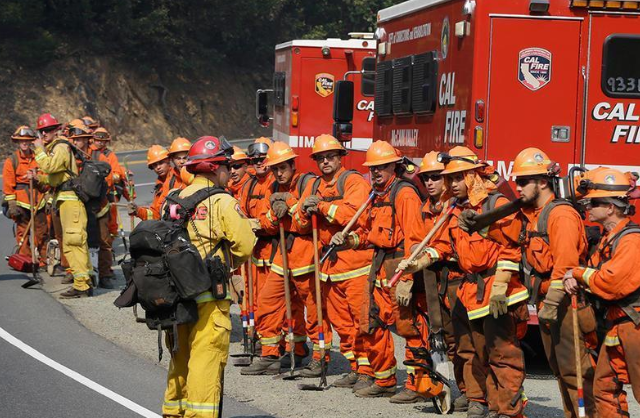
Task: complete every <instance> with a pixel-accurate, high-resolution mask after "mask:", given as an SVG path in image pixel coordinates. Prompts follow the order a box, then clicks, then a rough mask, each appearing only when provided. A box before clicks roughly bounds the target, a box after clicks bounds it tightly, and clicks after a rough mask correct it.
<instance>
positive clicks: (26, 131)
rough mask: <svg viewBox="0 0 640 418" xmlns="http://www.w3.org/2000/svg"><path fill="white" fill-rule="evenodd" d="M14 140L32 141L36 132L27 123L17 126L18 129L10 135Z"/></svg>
mask: <svg viewBox="0 0 640 418" xmlns="http://www.w3.org/2000/svg"><path fill="white" fill-rule="evenodd" d="M11 139H13V140H14V141H33V140H34V139H36V133H35V132H33V130H32V129H31V128H29V127H28V126H27V125H22V126H18V129H16V131H15V132H14V133H13V135H11Z"/></svg>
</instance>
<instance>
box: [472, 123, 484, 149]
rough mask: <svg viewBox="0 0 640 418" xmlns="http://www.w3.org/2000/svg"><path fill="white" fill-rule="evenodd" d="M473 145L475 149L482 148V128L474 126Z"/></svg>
mask: <svg viewBox="0 0 640 418" xmlns="http://www.w3.org/2000/svg"><path fill="white" fill-rule="evenodd" d="M473 145H474V146H475V147H476V148H482V146H483V145H484V133H483V132H482V126H476V129H474V130H473Z"/></svg>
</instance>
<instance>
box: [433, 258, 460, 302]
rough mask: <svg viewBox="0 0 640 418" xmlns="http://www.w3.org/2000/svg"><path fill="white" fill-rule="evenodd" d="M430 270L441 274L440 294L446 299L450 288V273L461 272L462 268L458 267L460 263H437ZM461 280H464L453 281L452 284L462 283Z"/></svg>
mask: <svg viewBox="0 0 640 418" xmlns="http://www.w3.org/2000/svg"><path fill="white" fill-rule="evenodd" d="M429 270H431V271H434V272H440V291H439V292H438V293H439V294H440V296H442V297H444V295H445V294H446V293H447V288H448V287H449V273H450V272H451V271H456V272H460V267H459V266H458V263H455V262H453V261H436V262H435V263H433V264H432V265H431V266H430V267H429ZM461 279H462V278H460V279H456V280H453V281H452V283H454V282H455V281H460V280H461Z"/></svg>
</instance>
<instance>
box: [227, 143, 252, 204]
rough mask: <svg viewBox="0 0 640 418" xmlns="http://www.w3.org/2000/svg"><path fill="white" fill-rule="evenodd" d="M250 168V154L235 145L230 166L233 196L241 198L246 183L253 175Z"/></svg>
mask: <svg viewBox="0 0 640 418" xmlns="http://www.w3.org/2000/svg"><path fill="white" fill-rule="evenodd" d="M248 169H249V156H248V155H247V154H246V153H245V152H244V151H242V150H241V149H240V148H239V147H236V146H234V147H233V155H232V156H231V165H230V166H229V178H230V180H231V182H230V183H229V191H230V192H231V194H233V196H234V197H235V198H236V199H238V200H240V192H241V191H242V188H243V187H244V185H245V183H246V182H248V181H249V179H250V178H251V175H250V174H249V172H248Z"/></svg>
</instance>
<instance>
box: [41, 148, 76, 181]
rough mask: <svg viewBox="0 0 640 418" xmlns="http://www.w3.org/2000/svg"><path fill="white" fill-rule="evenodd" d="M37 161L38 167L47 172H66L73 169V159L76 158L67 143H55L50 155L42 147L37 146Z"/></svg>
mask: <svg viewBox="0 0 640 418" xmlns="http://www.w3.org/2000/svg"><path fill="white" fill-rule="evenodd" d="M35 153H36V162H37V163H38V168H40V170H42V171H43V172H44V173H45V174H56V173H64V172H66V171H67V170H69V171H71V170H72V169H71V160H72V159H73V158H74V157H73V155H72V154H71V150H70V149H69V147H68V146H67V145H66V144H61V145H55V146H54V147H53V152H52V153H51V155H48V154H47V153H46V152H45V150H44V149H43V148H41V147H36V149H35Z"/></svg>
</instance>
